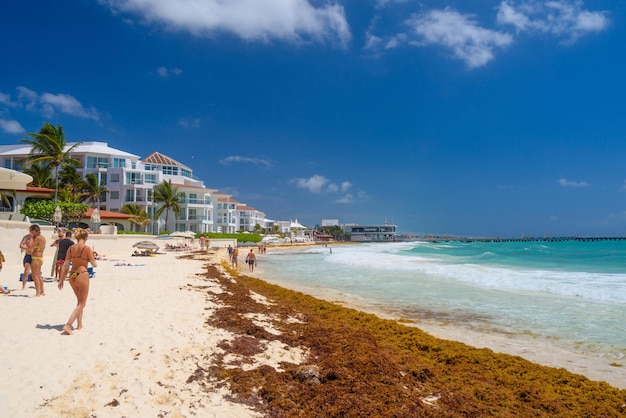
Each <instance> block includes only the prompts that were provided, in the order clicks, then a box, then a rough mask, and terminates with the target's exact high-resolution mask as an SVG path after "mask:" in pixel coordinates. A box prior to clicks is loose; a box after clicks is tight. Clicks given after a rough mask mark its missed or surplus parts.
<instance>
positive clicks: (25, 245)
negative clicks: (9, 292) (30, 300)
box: [20, 232, 33, 290]
mask: <svg viewBox="0 0 626 418" xmlns="http://www.w3.org/2000/svg"><path fill="white" fill-rule="evenodd" d="M31 240H32V237H31V235H30V232H29V233H28V234H26V235H24V238H22V240H21V241H20V250H22V251H24V259H23V260H22V265H23V266H24V273H23V274H22V290H24V289H26V283H27V282H28V276H30V271H31V266H30V264H31V263H32V262H33V257H32V255H31V253H30V241H31Z"/></svg>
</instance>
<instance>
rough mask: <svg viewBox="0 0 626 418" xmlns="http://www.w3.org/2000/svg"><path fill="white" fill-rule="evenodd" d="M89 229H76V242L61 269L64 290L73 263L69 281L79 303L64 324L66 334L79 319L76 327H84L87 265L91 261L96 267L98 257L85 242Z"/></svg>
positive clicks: (60, 281)
mask: <svg viewBox="0 0 626 418" xmlns="http://www.w3.org/2000/svg"><path fill="white" fill-rule="evenodd" d="M87 236H88V234H87V231H85V230H84V229H81V228H78V229H77V230H76V234H75V238H76V240H77V242H76V244H74V245H72V246H71V247H70V248H69V249H68V250H67V255H66V256H65V263H63V268H62V269H61V275H60V276H59V290H63V282H64V281H65V277H66V276H67V273H68V270H69V266H70V263H71V264H72V271H71V272H70V276H69V279H68V280H69V282H70V286H72V290H74V294H75V295H76V299H77V305H76V308H75V309H74V310H73V311H72V314H71V315H70V318H69V319H68V320H67V323H66V324H65V325H63V332H64V333H66V334H72V331H73V329H72V324H74V321H77V326H76V329H82V328H83V310H84V309H85V305H86V304H87V296H88V295H89V271H88V270H87V266H88V265H89V264H90V263H91V265H92V266H94V267H96V266H97V263H96V259H95V257H94V255H93V250H92V249H91V247H89V246H88V245H86V244H85V242H86V241H87Z"/></svg>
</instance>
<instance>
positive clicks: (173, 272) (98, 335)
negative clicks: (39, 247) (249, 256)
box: [0, 242, 258, 417]
mask: <svg viewBox="0 0 626 418" xmlns="http://www.w3.org/2000/svg"><path fill="white" fill-rule="evenodd" d="M88 243H89V242H88ZM49 251H50V250H49ZM50 252H51V251H50ZM129 253H130V251H128V250H126V251H125V253H124V255H125V256H120V255H118V256H117V257H115V255H111V254H109V255H108V258H109V260H107V261H100V262H99V264H98V267H97V268H96V277H95V278H93V279H92V280H91V282H90V283H91V288H90V291H89V299H88V303H87V306H86V308H85V312H84V328H83V329H82V330H78V331H75V332H74V334H73V335H62V334H61V328H62V326H63V324H64V323H65V322H66V321H67V319H68V317H69V315H70V313H71V311H72V309H73V308H74V306H75V304H76V298H75V296H74V293H73V291H72V289H71V287H70V286H69V283H66V286H65V288H64V289H63V290H62V291H59V290H58V289H57V284H56V283H45V292H46V296H44V297H38V298H33V297H30V298H29V297H27V296H29V295H32V294H34V287H33V285H32V282H29V288H28V289H27V290H26V291H22V290H21V283H20V282H19V281H18V277H19V273H20V272H21V266H20V265H19V264H18V262H7V263H5V268H4V269H3V270H2V271H1V272H0V284H2V285H3V286H9V288H10V289H11V290H12V293H11V294H10V295H0V318H2V322H3V324H2V338H1V339H0V352H2V353H3V362H2V363H3V370H2V373H1V374H0V376H1V377H0V416H1V417H40V416H41V417H44V416H46V417H48V416H82V417H87V416H98V417H109V416H110V417H121V416H168V417H180V416H192V415H195V416H202V417H246V416H258V415H257V414H255V413H253V412H252V411H251V410H249V409H248V408H247V407H246V406H243V405H239V404H235V403H232V402H229V401H227V400H226V399H225V397H226V396H227V395H228V392H227V389H226V388H220V389H217V388H215V387H211V385H210V384H209V385H207V384H206V382H203V384H202V385H201V384H200V383H198V382H197V381H192V382H191V383H186V381H187V379H188V377H189V376H191V375H192V374H193V372H194V371H195V370H196V369H197V366H198V365H201V366H202V367H203V368H206V369H208V367H209V363H210V361H211V354H212V353H214V352H215V351H216V350H219V349H218V348H217V347H216V345H217V343H218V342H220V341H222V340H224V339H230V338H232V335H229V334H228V333H227V332H226V331H224V330H220V329H209V328H208V327H207V325H205V324H204V322H205V319H206V317H207V316H208V315H210V307H211V304H212V303H213V302H211V301H208V300H207V297H206V294H203V293H201V292H199V291H198V290H197V289H196V290H194V288H193V287H192V286H188V284H191V285H199V284H201V285H204V286H206V285H207V284H210V283H207V281H206V279H205V278H200V277H198V276H196V273H201V272H202V270H203V269H202V266H203V263H202V262H200V261H191V260H180V259H179V260H177V259H176V256H177V255H180V254H176V253H170V254H164V255H157V256H156V257H130V254H129ZM122 262H125V263H130V264H133V266H116V265H115V264H118V263H122ZM50 264H51V261H50V260H49V259H46V262H45V263H44V268H43V271H44V277H45V276H47V274H46V273H47V272H49V271H50ZM134 264H144V265H141V266H139V265H134ZM215 286H217V285H215ZM213 306H214V305H213ZM207 309H208V310H207Z"/></svg>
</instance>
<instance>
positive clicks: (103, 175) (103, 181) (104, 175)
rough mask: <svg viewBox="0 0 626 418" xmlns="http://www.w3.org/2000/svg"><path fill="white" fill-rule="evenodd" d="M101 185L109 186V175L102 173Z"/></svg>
mask: <svg viewBox="0 0 626 418" xmlns="http://www.w3.org/2000/svg"><path fill="white" fill-rule="evenodd" d="M100 185H102V186H106V185H107V173H100Z"/></svg>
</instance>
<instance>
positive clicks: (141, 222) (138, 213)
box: [122, 203, 150, 231]
mask: <svg viewBox="0 0 626 418" xmlns="http://www.w3.org/2000/svg"><path fill="white" fill-rule="evenodd" d="M122 212H123V213H127V214H129V215H132V216H133V217H132V218H130V219H129V220H128V221H129V222H130V223H132V224H135V231H136V230H137V227H138V226H141V228H142V229H143V230H144V231H145V228H146V226H147V225H148V224H149V223H150V218H149V217H148V213H147V212H146V211H145V209H142V208H141V207H139V206H138V205H136V204H134V203H127V204H125V205H124V206H122Z"/></svg>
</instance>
